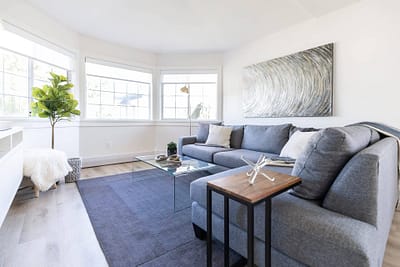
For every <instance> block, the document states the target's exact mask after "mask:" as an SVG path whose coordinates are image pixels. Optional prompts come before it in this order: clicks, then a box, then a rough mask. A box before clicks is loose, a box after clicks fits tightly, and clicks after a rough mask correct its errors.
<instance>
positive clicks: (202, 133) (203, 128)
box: [196, 122, 222, 143]
mask: <svg viewBox="0 0 400 267" xmlns="http://www.w3.org/2000/svg"><path fill="white" fill-rule="evenodd" d="M210 124H213V125H221V124H222V123H221V122H215V123H199V130H198V131H197V135H196V136H197V138H196V141H197V142H199V143H205V142H206V141H207V138H208V131H209V129H210Z"/></svg>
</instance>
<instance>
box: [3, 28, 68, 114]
mask: <svg viewBox="0 0 400 267" xmlns="http://www.w3.org/2000/svg"><path fill="white" fill-rule="evenodd" d="M71 61H72V59H71V58H70V57H68V56H66V55H64V54H61V53H59V52H57V51H54V50H52V49H49V48H47V47H44V46H42V45H39V44H37V43H34V42H32V41H30V40H28V39H25V38H23V37H21V36H19V35H17V34H14V33H12V32H9V31H6V30H0V116H10V117H11V116H12V117H28V116H29V111H30V103H31V101H32V97H31V90H32V86H39V87H41V86H43V85H44V84H45V83H48V82H49V81H48V78H49V76H50V75H49V72H55V73H57V74H62V75H64V76H69V71H70V69H71ZM50 62H51V63H50Z"/></svg>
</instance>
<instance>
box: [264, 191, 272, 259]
mask: <svg viewBox="0 0 400 267" xmlns="http://www.w3.org/2000/svg"><path fill="white" fill-rule="evenodd" d="M265 267H271V199H270V198H268V199H266V200H265Z"/></svg>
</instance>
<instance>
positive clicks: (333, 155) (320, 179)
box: [292, 126, 371, 199]
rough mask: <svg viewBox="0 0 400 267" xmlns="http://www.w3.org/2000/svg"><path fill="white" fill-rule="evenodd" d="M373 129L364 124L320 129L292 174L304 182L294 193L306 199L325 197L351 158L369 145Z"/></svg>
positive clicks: (295, 188)
mask: <svg viewBox="0 0 400 267" xmlns="http://www.w3.org/2000/svg"><path fill="white" fill-rule="evenodd" d="M370 139H371V131H370V130H369V129H368V128H366V127H364V126H349V127H334V128H326V129H324V130H321V131H319V132H317V133H316V134H315V135H314V136H313V137H312V138H311V140H310V142H309V143H308V145H307V147H306V149H305V151H304V153H303V154H302V155H301V156H300V157H299V158H298V159H297V160H296V163H295V166H294V168H293V172H292V175H294V176H299V177H300V178H302V183H301V184H300V185H298V186H296V187H294V188H293V190H292V193H293V194H295V195H297V196H299V197H302V198H306V199H322V198H323V197H324V196H325V194H326V192H327V191H328V189H329V187H330V186H331V184H332V183H333V181H334V180H335V178H336V176H337V175H338V174H339V172H340V171H341V170H342V168H343V167H344V165H345V164H346V163H347V161H348V160H349V159H350V158H351V157H352V156H353V155H354V154H356V153H357V152H359V151H360V150H362V149H363V148H365V147H366V146H367V145H368V144H369V142H370Z"/></svg>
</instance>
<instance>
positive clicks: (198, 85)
mask: <svg viewBox="0 0 400 267" xmlns="http://www.w3.org/2000/svg"><path fill="white" fill-rule="evenodd" d="M217 80H218V74H217V73H216V72H214V73H195V74H193V73H191V74H162V75H161V90H162V118H163V119H189V116H190V119H192V120H216V119H217V114H218V110H217V109H218V90H217V88H218V87H217ZM183 87H186V88H187V89H188V90H186V91H185V90H182V88H183ZM189 109H190V112H189Z"/></svg>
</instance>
